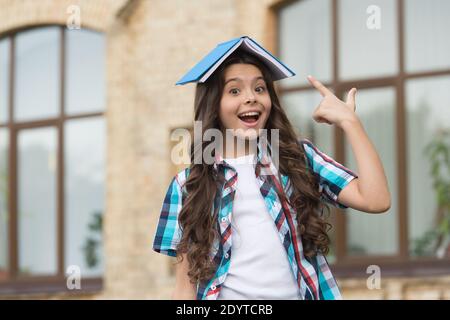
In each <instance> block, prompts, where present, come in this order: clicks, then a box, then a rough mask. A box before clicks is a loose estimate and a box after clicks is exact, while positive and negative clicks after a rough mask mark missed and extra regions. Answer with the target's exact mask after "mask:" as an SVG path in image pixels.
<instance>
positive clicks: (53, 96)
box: [14, 27, 61, 121]
mask: <svg viewBox="0 0 450 320" xmlns="http://www.w3.org/2000/svg"><path fill="white" fill-rule="evenodd" d="M59 48H60V29H59V28H58V27H49V28H40V29H33V30H30V31H25V32H21V33H19V34H17V36H16V49H15V50H16V51H15V57H16V74H15V79H16V83H15V87H14V101H15V111H14V117H15V120H16V121H23V120H35V119H41V118H48V117H55V116H57V115H58V112H59V100H60V91H61V90H60V50H59Z"/></svg>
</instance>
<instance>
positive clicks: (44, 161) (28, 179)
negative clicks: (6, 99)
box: [18, 128, 57, 275]
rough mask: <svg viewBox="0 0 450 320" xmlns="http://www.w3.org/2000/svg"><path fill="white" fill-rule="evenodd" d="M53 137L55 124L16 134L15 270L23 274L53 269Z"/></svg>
mask: <svg viewBox="0 0 450 320" xmlns="http://www.w3.org/2000/svg"><path fill="white" fill-rule="evenodd" d="M56 139H57V131H56V129H55V128H42V129H29V130H24V131H21V132H20V133H19V135H18V157H19V159H18V191H19V194H18V219H19V223H18V224H19V270H20V272H21V273H23V274H26V275H35V274H54V273H56V270H57V259H56V238H57V237H56V174H57V163H56V160H57V157H56Z"/></svg>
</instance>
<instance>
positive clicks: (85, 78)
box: [66, 30, 105, 114]
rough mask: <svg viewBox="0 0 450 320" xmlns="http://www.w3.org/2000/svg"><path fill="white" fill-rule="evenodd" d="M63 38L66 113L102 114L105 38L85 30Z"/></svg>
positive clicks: (71, 31)
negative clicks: (65, 65)
mask: <svg viewBox="0 0 450 320" xmlns="http://www.w3.org/2000/svg"><path fill="white" fill-rule="evenodd" d="M66 35H67V50H66V57H67V70H66V93H67V96H66V113H68V114H74V113H80V112H95V111H103V110H104V107H105V38H104V36H103V35H102V34H100V33H96V32H92V31H86V30H68V31H66Z"/></svg>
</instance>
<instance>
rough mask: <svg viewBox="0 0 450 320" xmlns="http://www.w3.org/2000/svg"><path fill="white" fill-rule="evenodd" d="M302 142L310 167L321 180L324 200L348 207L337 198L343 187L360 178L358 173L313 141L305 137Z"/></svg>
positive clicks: (340, 206) (343, 207)
mask: <svg viewBox="0 0 450 320" xmlns="http://www.w3.org/2000/svg"><path fill="white" fill-rule="evenodd" d="M300 142H301V143H302V145H303V148H304V150H305V154H306V157H307V160H308V161H307V164H308V167H309V168H310V169H312V171H313V173H314V176H315V177H316V179H317V180H318V181H319V191H320V193H321V197H322V200H324V201H326V202H328V203H329V204H331V205H333V206H335V207H337V208H341V209H347V208H348V207H347V206H345V205H343V204H342V203H339V202H338V200H337V198H338V195H339V193H340V192H341V191H342V189H344V188H345V186H347V185H348V184H349V183H350V181H352V180H353V179H355V178H358V175H357V174H356V173H355V172H353V171H351V170H350V169H348V168H346V167H345V166H343V165H342V164H340V163H339V162H337V161H335V160H334V159H332V158H331V157H329V156H328V155H326V154H325V153H323V152H321V151H320V150H319V149H318V148H317V147H316V146H315V145H314V144H313V143H312V142H311V141H309V140H307V139H303V140H301V141H300Z"/></svg>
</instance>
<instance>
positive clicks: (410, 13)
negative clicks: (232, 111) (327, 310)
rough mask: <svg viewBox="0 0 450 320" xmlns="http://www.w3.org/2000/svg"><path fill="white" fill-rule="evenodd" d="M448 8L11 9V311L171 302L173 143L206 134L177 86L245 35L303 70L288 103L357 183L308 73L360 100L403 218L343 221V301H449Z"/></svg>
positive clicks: (413, 1)
mask: <svg viewBox="0 0 450 320" xmlns="http://www.w3.org/2000/svg"><path fill="white" fill-rule="evenodd" d="M449 9H450V7H449V4H448V1H445V0H433V1H427V5H426V7H424V6H423V1H422V3H421V1H418V0H408V1H406V0H395V1H388V0H384V1H382V0H376V1H375V0H372V1H357V2H356V1H354V0H298V1H291V0H289V1H288V0H284V1H283V0H245V1H238V0H227V1H219V0H217V1H216V0H194V1H182V0H169V1H162V0H78V1H75V0H57V1H50V0H46V1H32V0H0V173H1V176H0V179H1V181H0V182H1V184H0V219H1V220H0V299H3V298H5V299H6V298H28V297H35V298H55V299H59V298H63V299H71V298H89V299H119V298H125V299H168V298H170V296H171V293H172V290H173V286H174V281H175V278H174V268H173V262H174V261H175V260H174V259H173V258H169V257H166V256H162V255H159V254H157V253H155V252H153V251H152V241H153V237H154V232H155V228H156V223H157V221H158V218H159V212H160V209H161V205H162V200H163V197H164V195H165V192H166V188H167V186H168V184H169V182H170V180H171V178H172V177H173V175H174V173H175V172H176V171H177V170H178V169H179V167H177V166H176V165H174V164H172V163H171V161H170V153H171V147H172V146H173V141H171V133H172V132H173V131H174V130H175V129H177V128H187V129H191V128H192V121H193V98H194V86H193V85H187V86H177V87H175V85H174V84H175V82H176V81H177V80H178V79H179V78H180V76H181V75H182V74H184V73H185V72H186V71H187V70H188V69H189V68H190V67H192V66H193V65H194V64H195V63H196V61H198V60H199V59H200V58H202V57H203V56H204V55H205V54H206V53H207V52H208V51H209V50H210V49H211V48H213V47H214V46H215V45H216V44H217V43H218V42H221V41H226V40H228V39H231V38H234V37H238V36H241V35H248V36H250V37H252V38H253V39H255V40H257V41H258V42H260V43H261V44H263V46H264V47H266V48H268V49H269V50H271V51H272V52H274V53H275V54H276V55H277V56H279V57H280V58H281V60H282V61H283V62H285V63H286V64H287V65H289V66H290V67H292V68H293V69H294V70H295V71H296V73H297V76H296V77H294V78H293V79H289V80H286V81H285V82H284V83H281V82H280V84H277V90H278V91H279V93H280V97H281V100H282V104H283V106H284V107H285V108H286V110H287V112H288V115H289V117H290V119H291V121H292V123H293V124H294V126H295V128H296V130H298V134H302V135H304V136H306V137H308V138H309V139H311V140H312V141H314V142H315V143H316V144H317V145H318V146H320V147H321V149H322V150H323V151H325V152H326V153H327V154H329V155H331V156H333V158H335V159H336V160H338V161H339V162H342V163H345V164H346V166H348V167H349V168H351V169H352V170H355V171H357V167H356V162H355V160H354V159H353V156H352V153H351V149H350V147H349V145H348V143H346V141H345V136H344V135H343V132H341V131H340V130H338V129H336V128H331V127H328V126H326V125H324V124H320V125H319V124H317V123H314V122H313V121H312V118H311V115H312V112H313V110H314V108H315V107H316V105H317V104H318V102H319V101H320V97H319V96H318V95H317V93H316V92H314V90H311V88H310V87H309V86H308V84H307V82H306V75H308V74H313V75H315V76H316V77H317V78H318V79H319V80H321V81H322V82H324V83H325V84H326V85H327V86H328V87H330V88H332V89H333V90H334V92H335V93H336V95H337V96H339V97H344V96H345V94H346V92H347V91H348V90H349V89H350V88H352V87H357V88H358V94H357V98H356V99H357V105H358V109H357V110H358V111H357V112H358V114H359V116H360V118H361V120H362V122H363V124H364V126H365V129H366V130H367V132H368V134H369V136H370V137H371V139H372V141H373V143H374V145H375V147H376V148H377V150H378V151H379V154H380V157H381V159H382V161H383V164H384V165H385V170H386V174H387V176H388V180H389V186H390V190H391V194H392V207H391V209H390V210H389V212H388V213H387V214H385V215H380V216H370V215H367V214H361V213H358V212H356V211H354V210H350V209H349V210H347V211H346V212H344V211H341V210H337V209H336V210H334V211H333V214H332V217H331V219H332V220H331V222H332V224H333V226H334V228H333V232H332V233H331V238H332V241H333V246H332V250H331V251H332V252H331V254H330V257H329V260H330V262H332V264H333V265H332V270H334V272H335V274H336V276H337V279H338V283H339V285H340V287H341V290H342V293H343V296H344V298H347V299H418V298H419V299H420V298H424V299H449V298H450V253H449V245H448V243H449V240H448V239H449V236H448V230H447V234H446V233H445V232H444V231H445V221H448V220H446V219H449V216H450V213H449V212H448V201H449V200H448V199H446V198H445V194H444V196H439V190H441V189H442V188H444V189H443V190H448V189H445V186H446V184H447V185H448V181H449V180H448V177H447V176H446V175H445V173H442V174H440V173H439V172H440V171H437V170H439V168H441V167H442V166H444V167H445V162H444V163H442V161H441V162H440V160H439V159H440V158H439V156H438V155H439V150H442V148H444V147H445V146H446V145H447V147H448V144H446V143H447V141H448V132H449V127H450V112H448V110H446V107H445V106H446V105H447V104H448V103H450V94H449V92H450V90H448V88H450V58H449V57H450V54H449V53H450V41H449V40H448V37H446V34H445V31H444V30H447V29H448V27H449V26H448V24H449V22H448V21H450V20H449V19H448V12H450V10H449ZM431 34H432V35H433V37H431V36H430V35H431ZM282 82H283V81H282ZM431 92H433V94H431ZM447 109H448V108H447ZM427 146H429V148H428V149H426V147H427ZM437 146H441V149H439V147H437ZM442 146H444V147H442ZM433 148H434V149H433ZM433 150H434V152H433ZM433 154H434V155H437V156H435V157H432V155H433ZM433 168H434V171H433V170H432V169H433ZM442 170H444V169H442ZM436 172H437V173H436ZM439 178H442V179H439ZM446 179H447V180H446ZM439 183H440V186H442V188H441V189H439V190H438V189H436V188H435V186H436V185H437V184H439ZM447 198H448V195H447ZM438 199H440V200H438ZM446 201H447V202H446ZM446 208H447V209H446ZM445 210H447V211H445ZM447 229H448V228H447ZM436 230H444V231H443V232H441V233H439V232H437V231H436ZM378 275H380V277H381V278H378V277H377V276H378ZM78 279H80V281H78ZM378 279H380V281H379V282H378Z"/></svg>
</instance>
